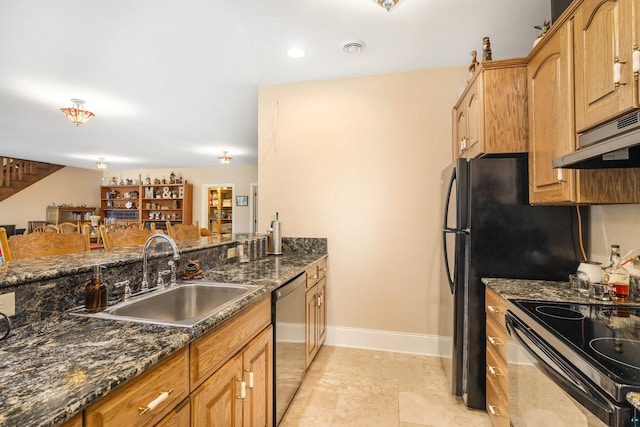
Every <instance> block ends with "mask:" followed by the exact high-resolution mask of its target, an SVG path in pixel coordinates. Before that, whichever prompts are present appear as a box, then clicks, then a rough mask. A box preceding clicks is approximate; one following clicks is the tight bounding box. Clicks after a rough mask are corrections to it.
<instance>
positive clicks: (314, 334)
mask: <svg viewBox="0 0 640 427" xmlns="http://www.w3.org/2000/svg"><path fill="white" fill-rule="evenodd" d="M306 273H307V293H306V308H305V316H306V321H305V335H306V339H305V348H306V353H305V366H306V367H307V368H309V365H311V362H313V359H314V358H315V357H316V354H318V351H319V350H320V347H322V344H323V343H324V340H325V338H326V336H327V305H326V295H327V277H326V273H327V259H326V258H323V259H321V260H320V261H318V262H317V263H315V264H314V265H313V266H312V267H311V268H310V269H308V270H307V272H306Z"/></svg>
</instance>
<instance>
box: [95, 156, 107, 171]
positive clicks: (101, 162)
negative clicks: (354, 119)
mask: <svg viewBox="0 0 640 427" xmlns="http://www.w3.org/2000/svg"><path fill="white" fill-rule="evenodd" d="M96 167H97V168H98V169H106V168H108V167H109V163H107V162H105V161H104V157H98V161H97V162H96Z"/></svg>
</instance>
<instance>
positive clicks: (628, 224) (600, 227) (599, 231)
mask: <svg viewBox="0 0 640 427" xmlns="http://www.w3.org/2000/svg"><path fill="white" fill-rule="evenodd" d="M639 219H640V205H617V206H592V207H591V227H590V231H591V249H590V251H589V252H590V255H589V256H590V258H591V259H593V260H594V261H599V262H608V260H609V253H610V249H611V245H612V244H617V245H620V252H621V254H622V255H625V254H626V253H627V252H629V251H630V250H631V249H635V248H640V222H638V220H639Z"/></svg>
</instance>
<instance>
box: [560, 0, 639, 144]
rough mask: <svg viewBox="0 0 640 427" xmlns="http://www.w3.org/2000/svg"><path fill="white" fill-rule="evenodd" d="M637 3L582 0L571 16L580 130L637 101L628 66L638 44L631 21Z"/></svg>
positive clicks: (627, 110)
mask: <svg viewBox="0 0 640 427" xmlns="http://www.w3.org/2000/svg"><path fill="white" fill-rule="evenodd" d="M637 8H638V2H637V1H635V0H604V1H603V0H585V1H583V2H582V4H581V5H580V7H579V8H577V9H576V12H575V14H574V16H573V20H574V39H575V42H574V52H575V100H576V130H577V132H578V133H581V132H583V131H585V130H587V129H589V128H592V127H594V126H596V125H598V124H601V123H603V122H605V121H608V120H611V119H613V118H615V117H618V116H621V115H623V114H624V113H626V112H629V111H631V110H633V109H634V108H638V107H639V105H638V84H637V81H636V80H635V79H634V75H633V69H632V68H633V50H634V48H635V49H637V47H635V46H636V45H637V44H638V40H637V36H636V33H637V26H636V23H634V19H638V17H637V16H636V15H637V13H638V11H637V10H633V9H637ZM616 63H617V64H616ZM614 69H617V72H616V71H614ZM616 75H619V84H617V83H616V80H617V79H616V78H615V77H616Z"/></svg>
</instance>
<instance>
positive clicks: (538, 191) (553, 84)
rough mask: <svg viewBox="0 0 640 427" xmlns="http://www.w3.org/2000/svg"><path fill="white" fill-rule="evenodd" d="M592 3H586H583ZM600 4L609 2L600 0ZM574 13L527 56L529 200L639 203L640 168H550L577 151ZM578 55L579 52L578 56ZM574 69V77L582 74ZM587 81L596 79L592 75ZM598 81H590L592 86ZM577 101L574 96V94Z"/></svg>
mask: <svg viewBox="0 0 640 427" xmlns="http://www.w3.org/2000/svg"><path fill="white" fill-rule="evenodd" d="M585 3H587V4H590V3H591V2H590V1H587V2H585ZM601 3H602V4H603V5H606V4H607V3H611V2H610V1H606V0H605V1H602V2H601ZM572 4H574V5H576V6H577V9H576V10H575V13H574V14H572V15H570V16H569V17H568V19H566V20H564V21H563V22H557V23H556V24H554V25H556V27H554V28H553V29H552V31H551V32H550V33H548V34H547V35H545V37H544V38H543V40H542V41H541V42H540V43H539V44H538V47H536V48H535V49H534V50H533V51H532V54H531V55H530V57H529V64H528V66H527V77H528V91H529V100H528V102H529V202H530V203H532V204H619V203H639V202H640V168H631V169H584V170H573V169H553V168H552V167H551V161H552V160H553V158H555V157H559V156H561V155H563V154H567V153H570V152H573V151H575V150H576V148H577V143H576V141H577V139H576V138H577V136H576V124H575V117H576V114H577V113H575V112H574V111H578V110H579V107H578V106H576V105H574V84H577V83H575V82H574V71H575V70H574V66H573V64H574V63H577V62H578V61H575V62H574V52H577V51H575V50H574V49H573V47H574V34H576V33H577V31H576V30H575V25H577V22H576V21H574V19H573V18H574V17H576V16H578V15H580V7H581V6H579V3H572ZM576 56H577V54H576ZM580 74H581V72H580V71H576V72H575V75H580ZM589 80H597V76H595V75H591V76H590V77H589ZM595 84H596V83H594V85H595ZM575 100H576V102H578V96H577V95H576V96H575Z"/></svg>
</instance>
